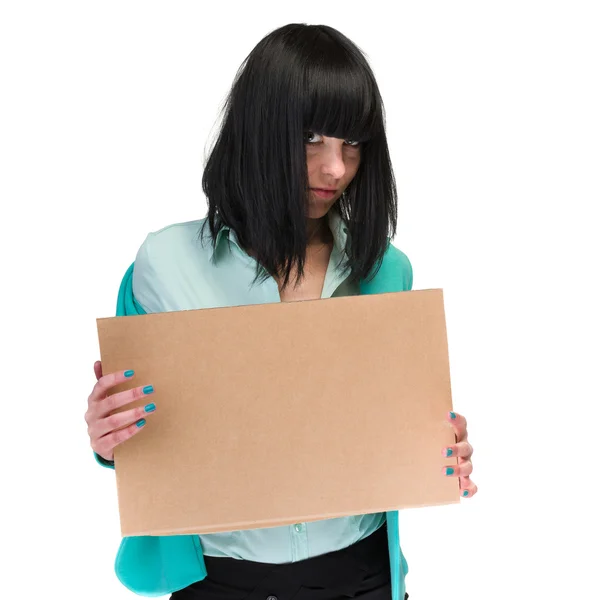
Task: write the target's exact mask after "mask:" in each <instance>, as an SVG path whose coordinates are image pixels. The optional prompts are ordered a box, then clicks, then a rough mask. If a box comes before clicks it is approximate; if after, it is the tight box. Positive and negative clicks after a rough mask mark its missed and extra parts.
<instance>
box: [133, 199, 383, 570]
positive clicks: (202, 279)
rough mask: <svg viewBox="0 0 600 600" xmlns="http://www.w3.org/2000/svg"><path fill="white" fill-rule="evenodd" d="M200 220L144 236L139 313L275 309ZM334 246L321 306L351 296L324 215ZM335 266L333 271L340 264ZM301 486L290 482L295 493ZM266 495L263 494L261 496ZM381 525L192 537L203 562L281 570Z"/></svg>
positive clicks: (243, 262)
mask: <svg viewBox="0 0 600 600" xmlns="http://www.w3.org/2000/svg"><path fill="white" fill-rule="evenodd" d="M202 224H203V220H196V221H189V222H185V223H176V224H173V225H169V226H167V227H164V228H163V229H160V230H159V231H156V232H153V233H150V234H148V236H147V237H146V239H145V241H144V243H143V244H142V245H141V247H140V249H139V251H138V254H137V256H136V259H135V270H134V272H133V279H132V289H133V295H134V297H135V299H136V300H137V301H138V302H139V304H140V305H141V306H142V308H143V309H144V310H145V311H146V313H156V312H165V311H175V310H191V309H200V308H216V307H225V306H240V305H246V304H260V303H269V302H280V301H281V300H280V296H279V289H278V287H277V283H276V281H275V280H274V279H273V278H272V277H269V279H268V280H267V281H265V282H264V283H261V284H255V285H254V286H253V287H251V284H252V280H253V279H254V276H255V273H256V261H255V260H254V259H253V258H252V257H250V256H249V255H248V254H246V253H245V252H244V251H243V250H242V249H241V248H240V246H239V244H238V241H237V236H236V234H235V232H234V231H233V230H231V229H229V228H225V229H222V230H221V231H220V232H219V236H218V238H217V244H216V248H215V250H214V251H213V249H212V245H211V244H210V241H209V240H210V237H209V236H210V234H209V230H208V226H207V227H206V230H205V232H206V234H207V235H206V234H205V237H204V238H202V239H198V237H199V236H198V232H199V230H200V227H201V225H202ZM329 226H330V229H331V232H332V234H333V239H334V245H333V250H332V253H331V257H330V260H329V267H328V269H327V272H326V275H325V282H324V285H323V291H322V294H321V298H331V297H335V296H349V295H356V294H358V293H359V289H358V284H357V285H355V286H351V285H349V284H348V283H347V272H346V274H344V272H343V271H344V266H345V262H344V260H343V258H344V253H343V252H344V248H345V245H346V241H347V232H346V230H345V225H344V223H343V221H342V220H341V218H340V217H339V215H338V214H337V213H335V212H334V211H330V212H329ZM340 261H341V264H340ZM302 485H304V483H303V482H298V487H299V489H300V488H301V487H302ZM265 493H267V490H265ZM384 522H385V513H375V514H366V515H356V516H351V517H341V518H336V519H327V520H324V521H314V522H310V523H296V524H295V525H289V526H283V527H269V528H264V529H251V530H243V531H233V532H225V533H212V534H204V535H200V542H201V544H202V549H203V553H204V555H206V556H221V557H231V558H237V559H244V560H251V561H255V562H264V563H289V562H294V561H298V560H304V559H306V558H310V557H312V556H318V555H320V554H325V553H327V552H332V551H334V550H339V549H341V548H346V547H347V546H349V545H351V544H354V543H355V542H358V541H359V540H361V539H363V538H364V537H366V536H368V535H370V534H371V533H373V532H374V531H375V530H376V529H378V528H379V527H381V526H382V525H383V524H384Z"/></svg>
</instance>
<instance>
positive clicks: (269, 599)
mask: <svg viewBox="0 0 600 600" xmlns="http://www.w3.org/2000/svg"><path fill="white" fill-rule="evenodd" d="M267 600H278V599H277V596H267Z"/></svg>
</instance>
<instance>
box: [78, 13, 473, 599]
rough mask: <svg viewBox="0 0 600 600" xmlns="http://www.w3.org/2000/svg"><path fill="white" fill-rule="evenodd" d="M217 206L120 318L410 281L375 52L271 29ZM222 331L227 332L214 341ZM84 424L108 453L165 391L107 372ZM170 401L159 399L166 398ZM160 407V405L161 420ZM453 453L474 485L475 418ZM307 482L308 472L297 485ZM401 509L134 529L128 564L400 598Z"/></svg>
mask: <svg viewBox="0 0 600 600" xmlns="http://www.w3.org/2000/svg"><path fill="white" fill-rule="evenodd" d="M203 190H204V192H205V194H206V197H207V199H208V206H209V209H208V216H207V218H205V219H201V220H198V221H190V222H186V223H176V224H173V225H169V226H167V227H165V228H163V229H161V230H160V231H157V232H153V233H150V234H149V235H148V236H147V238H146V240H145V241H144V243H143V244H142V246H141V247H140V249H139V251H138V253H137V256H136V260H135V262H134V264H133V265H132V266H131V267H130V269H129V270H128V272H127V274H126V277H125V279H124V281H123V284H122V286H121V290H120V295H119V303H118V307H119V308H118V314H139V313H152V312H161V311H173V310H189V309H199V308H208V307H217V306H232V305H242V304H258V303H266V302H279V301H282V302H289V301H297V300H307V299H318V298H330V297H335V296H347V295H355V294H362V293H378V292H379V291H401V290H410V289H411V288H412V267H411V264H410V261H409V260H408V258H407V257H406V255H405V254H404V253H403V252H401V251H400V250H398V249H396V248H394V247H393V246H391V245H390V243H389V241H390V238H392V237H393V236H394V234H395V232H396V212H397V194H396V187H395V181H394V176H393V172H392V166H391V164H390V158H389V153H388V146H387V141H386V136H385V128H384V109H383V103H382V100H381V97H380V94H379V90H378V87H377V84H376V82H375V78H374V76H373V73H372V71H371V69H370V67H369V65H368V63H367V61H366V60H365V58H364V56H363V54H362V52H361V51H360V50H359V49H358V48H357V47H356V46H355V45H354V44H353V43H352V42H351V41H350V40H349V39H348V38H346V37H345V36H343V35H342V34H341V33H339V32H338V31H336V30H335V29H332V28H331V27H326V26H320V25H319V26H307V25H304V24H291V25H287V26H285V27H282V28H280V29H277V30H275V31H273V32H272V33H270V34H269V35H267V36H266V37H265V38H264V39H263V40H262V41H260V42H259V44H258V45H257V46H256V47H255V48H254V50H253V51H252V52H251V53H250V55H249V56H248V57H247V59H246V60H245V61H244V64H243V65H242V68H241V69H240V71H239V72H238V74H237V76H236V78H235V81H234V84H233V87H232V90H231V93H230V95H229V97H228V100H227V103H226V106H225V114H224V120H223V123H222V128H221V130H220V134H219V136H218V139H217V140H216V142H215V144H214V147H213V149H212V152H211V154H210V157H209V159H208V161H207V164H206V167H205V171H204V176H203ZM217 342H218V340H216V341H215V343H217ZM94 370H95V374H96V378H97V380H98V381H97V383H96V385H95V386H94V389H93V391H92V393H91V395H90V397H89V400H88V403H89V406H88V410H87V412H86V421H87V423H88V431H89V435H90V440H91V446H92V448H93V450H94V452H95V456H96V459H97V460H98V462H99V463H100V464H103V465H105V466H108V467H113V468H114V462H113V457H114V453H113V450H114V448H115V446H116V445H118V444H120V443H122V442H123V441H125V440H127V439H129V438H130V437H131V436H133V435H136V434H137V433H139V432H140V431H141V429H142V427H143V425H144V423H145V422H146V421H145V419H144V418H143V417H146V416H148V415H151V413H152V412H153V411H154V410H155V409H156V408H157V407H156V406H155V404H154V403H152V402H151V401H150V399H149V403H148V404H147V405H146V407H145V408H142V407H139V408H136V409H132V410H130V411H125V412H121V413H117V414H116V415H110V413H111V412H112V411H113V410H114V409H116V408H118V407H121V406H124V405H126V404H127V403H130V402H132V401H134V400H136V399H138V398H140V397H141V396H144V395H146V394H149V393H152V391H153V388H152V386H151V385H148V386H146V385H145V386H139V387H135V388H133V389H131V390H128V391H125V392H121V393H118V394H113V395H110V394H109V392H110V390H111V388H112V387H114V386H115V385H117V384H119V383H122V382H123V381H128V380H130V379H128V378H130V377H131V376H132V372H127V371H125V372H119V373H111V374H107V375H103V373H102V366H101V364H100V362H99V361H98V362H96V364H95V365H94ZM158 410H160V407H158ZM148 418H151V416H148ZM447 418H448V421H449V423H451V424H452V425H453V426H454V428H455V432H456V435H457V444H456V445H454V446H451V447H450V448H448V449H446V448H444V449H442V451H443V453H444V456H458V457H459V466H458V469H455V472H453V473H446V472H443V473H441V475H443V476H453V477H460V487H461V493H462V494H463V495H465V496H472V495H473V494H475V493H476V491H477V488H476V486H475V485H474V484H473V483H472V482H471V481H470V479H469V475H470V474H471V472H472V464H471V460H470V457H471V454H472V447H471V446H470V444H469V442H468V440H467V431H466V421H465V419H464V417H462V416H461V415H457V414H455V413H450V414H449V415H448V417H447ZM304 485H307V482H299V493H301V490H302V486H304ZM397 517H398V513H397V511H391V512H388V513H376V514H366V515H356V516H350V517H343V518H337V519H328V520H323V521H318V522H311V523H298V524H296V525H293V526H285V527H273V528H265V529H254V530H246V531H235V532H227V533H216V534H209V535H200V536H197V535H196V536H154V537H152V536H141V537H137V538H124V539H123V540H122V543H121V548H120V550H119V555H118V556H117V562H116V564H115V570H116V573H117V576H118V577H119V579H120V580H121V581H122V582H123V583H124V585H126V586H127V587H128V588H129V589H131V590H132V591H134V592H136V593H138V594H140V595H147V596H157V595H160V594H166V593H171V594H172V595H171V598H172V599H175V600H184V599H202V600H218V599H221V600H226V599H227V600H229V599H231V600H234V599H240V600H241V599H251V598H252V599H254V598H256V599H257V600H291V599H292V598H293V599H294V600H305V599H314V600H333V599H338V598H343V597H354V596H358V597H360V598H362V599H364V600H376V599H382V600H383V599H386V600H388V599H390V598H392V599H393V600H402V599H403V598H405V597H408V594H406V591H405V580H404V578H405V575H406V573H407V571H408V566H407V564H406V560H405V559H404V556H403V554H402V551H401V549H400V544H399V537H398V520H397Z"/></svg>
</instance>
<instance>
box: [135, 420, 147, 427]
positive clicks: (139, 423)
mask: <svg viewBox="0 0 600 600" xmlns="http://www.w3.org/2000/svg"><path fill="white" fill-rule="evenodd" d="M145 424H146V419H140V420H139V421H138V422H137V423H136V425H137V426H138V427H143V426H144V425H145Z"/></svg>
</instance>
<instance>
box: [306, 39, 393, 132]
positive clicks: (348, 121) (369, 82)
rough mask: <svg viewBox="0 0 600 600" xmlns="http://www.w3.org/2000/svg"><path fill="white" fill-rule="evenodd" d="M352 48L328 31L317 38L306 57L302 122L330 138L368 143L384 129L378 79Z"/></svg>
mask: <svg viewBox="0 0 600 600" xmlns="http://www.w3.org/2000/svg"><path fill="white" fill-rule="evenodd" d="M352 50H353V49H352V48H345V47H340V46H339V45H338V44H335V43H333V40H332V39H331V38H330V37H329V36H328V35H326V34H322V35H321V36H319V37H318V38H317V39H316V40H315V44H314V45H313V46H312V48H311V55H309V56H308V57H307V60H306V71H305V80H306V83H305V91H304V94H303V102H302V122H303V127H304V129H305V130H308V131H313V132H316V133H319V134H321V135H325V136H327V137H335V138H339V139H351V140H353V141H355V142H362V143H365V142H368V141H369V140H371V139H373V138H374V137H376V136H377V135H379V134H380V133H381V132H382V131H383V128H384V125H383V114H382V106H381V102H380V98H379V92H378V90H377V86H376V84H375V81H374V80H373V79H372V77H371V75H370V73H369V72H368V70H366V69H365V68H364V59H363V60H362V61H357V60H356V58H355V56H354V52H353V51H352Z"/></svg>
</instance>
